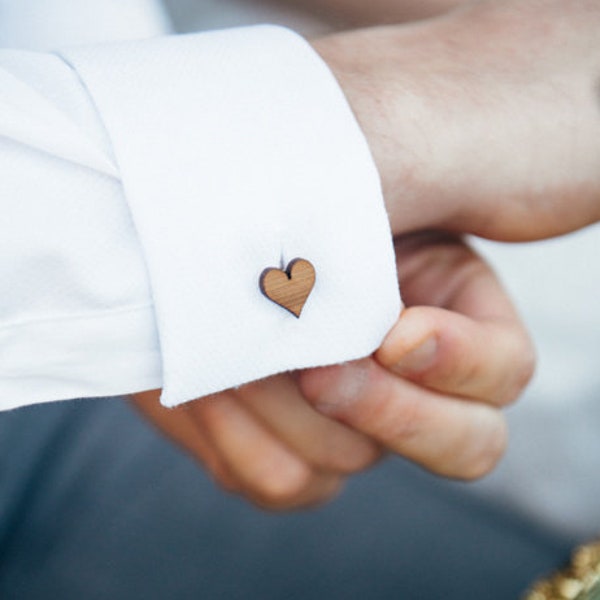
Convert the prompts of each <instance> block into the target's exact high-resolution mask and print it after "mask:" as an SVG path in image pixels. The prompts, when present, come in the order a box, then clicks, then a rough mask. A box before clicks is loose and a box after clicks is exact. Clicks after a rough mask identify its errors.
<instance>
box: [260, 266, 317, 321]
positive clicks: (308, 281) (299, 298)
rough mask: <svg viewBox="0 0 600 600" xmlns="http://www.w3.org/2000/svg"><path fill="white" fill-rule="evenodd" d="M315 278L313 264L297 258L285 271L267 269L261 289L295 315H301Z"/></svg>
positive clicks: (261, 279)
mask: <svg viewBox="0 0 600 600" xmlns="http://www.w3.org/2000/svg"><path fill="white" fill-rule="evenodd" d="M315 279H316V275H315V268H314V267H313V266H312V264H311V263H310V262H308V261H307V260H305V259H304V258H295V259H294V260H292V261H290V264H289V265H288V266H287V269H286V270H285V271H283V270H281V269H275V268H268V269H265V270H264V271H263V272H262V274H261V276H260V289H261V291H262V293H263V294H264V295H265V296H266V297H267V298H268V299H269V300H272V301H273V302H275V304H279V306H282V307H283V308H285V309H286V310H289V311H290V312H291V313H292V314H293V315H294V316H295V317H300V313H301V312H302V309H303V308H304V304H305V303H306V300H307V299H308V296H309V295H310V293H311V291H312V289H313V287H314V285H315Z"/></svg>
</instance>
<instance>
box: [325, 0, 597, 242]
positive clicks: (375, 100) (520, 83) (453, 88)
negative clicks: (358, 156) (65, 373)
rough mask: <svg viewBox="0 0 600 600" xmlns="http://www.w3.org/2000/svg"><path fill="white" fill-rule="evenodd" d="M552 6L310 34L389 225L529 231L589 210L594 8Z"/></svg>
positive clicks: (572, 221) (512, 236) (568, 222)
mask: <svg viewBox="0 0 600 600" xmlns="http://www.w3.org/2000/svg"><path fill="white" fill-rule="evenodd" d="M533 4H536V6H533ZM537 4H543V5H544V7H545V9H546V10H545V11H539V10H534V9H539V7H538V6H537ZM588 4H589V3H588ZM560 6H561V7H562V8H560V7H559V6H558V4H557V3H556V2H553V1H552V0H547V2H545V3H527V4H525V3H520V2H505V3H499V4H496V3H482V4H476V5H473V6H471V7H467V8H466V9H464V10H461V11H456V12H454V13H452V15H450V16H447V17H444V18H440V19H434V20H431V21H427V22H423V23H420V24H414V25H410V26H395V27H384V28H377V29H366V30H358V31H355V32H349V33H343V34H337V35H334V36H331V37H327V38H323V39H321V40H318V41H317V42H315V48H316V50H317V51H318V52H319V53H320V54H321V56H322V57H323V58H324V59H325V61H326V62H327V63H328V65H329V67H330V68H331V70H332V71H333V73H334V75H335V76H336V77H337V79H338V81H339V83H340V85H341V87H342V89H343V90H344V92H345V93H346V96H347V98H348V101H349V103H350V105H351V107H352V109H353V111H354V113H355V115H356V118H357V120H358V122H359V124H360V125H361V127H362V129H363V132H364V134H365V136H366V138H367V141H368V143H369V145H370V148H371V152H372V155H373V158H374V161H375V163H376V165H377V168H378V170H379V173H380V177H381V182H382V187H383V191H384V196H385V201H386V208H387V211H388V215H389V217H390V222H391V225H392V230H393V232H394V233H395V234H401V233H404V232H406V231H410V230H413V229H423V228H445V229H450V230H454V231H459V232H469V233H475V234H478V235H482V236H485V237H490V238H495V239H503V240H528V239H537V238H541V237H551V236H554V235H559V234H562V233H566V232H567V231H571V230H573V229H577V228H580V227H583V226H585V225H587V224H590V223H592V222H594V221H596V220H598V219H599V218H600V110H599V109H600V105H599V100H600V95H599V94H600V92H599V91H598V81H597V73H598V71H599V69H600V38H598V36H597V33H596V32H597V27H595V26H593V25H595V22H596V21H600V9H598V8H593V9H591V8H590V7H589V6H587V7H586V6H585V3H584V2H577V3H573V5H572V6H571V8H570V9H569V11H567V13H568V18H566V17H565V19H561V18H558V13H559V12H560V11H561V10H564V6H563V4H561V5H560ZM559 9H560V10H559ZM586 11H587V13H588V14H587V17H588V18H587V20H586V19H584V18H582V17H583V13H584V12H586ZM546 13H548V14H546ZM561 14H562V13H561ZM590 22H591V25H590ZM500 213H501V217H502V218H498V216H499V214H500Z"/></svg>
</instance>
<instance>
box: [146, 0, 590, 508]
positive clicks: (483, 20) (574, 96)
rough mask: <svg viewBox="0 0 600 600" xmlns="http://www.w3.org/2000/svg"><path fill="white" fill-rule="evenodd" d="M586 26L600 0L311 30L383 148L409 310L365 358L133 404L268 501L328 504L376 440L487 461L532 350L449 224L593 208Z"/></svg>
mask: <svg viewBox="0 0 600 600" xmlns="http://www.w3.org/2000/svg"><path fill="white" fill-rule="evenodd" d="M399 4H400V3H399ZM426 4H427V3H424V5H426ZM598 31H600V2H598V1H592V0H573V1H572V2H568V3H565V2H564V1H562V0H527V1H524V0H519V1H516V0H512V1H500V0H498V1H496V2H489V1H488V2H481V3H474V4H472V5H468V6H466V7H465V8H464V9H459V10H456V11H453V12H451V13H450V14H448V15H447V16H443V17H439V18H436V19H431V20H426V21H422V22H421V23H418V24H409V25H403V26H391V27H382V28H375V29H365V30H357V31H354V32H349V33H340V34H336V35H333V36H329V37H326V38H322V39H320V40H316V41H314V46H315V49H316V50H317V51H318V52H319V53H320V54H321V56H322V57H323V58H324V59H325V61H326V62H327V63H328V64H329V66H330V67H331V69H332V71H333V73H334V74H335V76H336V77H337V78H338V80H339V82H340V85H341V86H342V88H343V90H344V91H345V93H346V95H347V98H348V100H349V102H350V105H351V107H352V108H353V110H354V112H355V114H356V116H357V118H358V120H359V122H360V124H361V126H362V128H363V130H364V132H365V134H366V136H367V139H368V141H369V144H370V146H371V150H372V152H373V156H374V159H375V162H376V164H377V165H378V168H379V171H380V174H381V178H382V182H383V186H384V192H385V201H386V206H387V209H388V213H389V215H390V222H391V224H392V228H393V230H394V233H395V234H396V249H397V258H398V261H397V262H398V265H399V271H398V278H399V282H400V285H401V287H402V292H403V298H404V300H405V302H406V305H407V306H408V307H409V308H408V309H407V310H405V311H404V312H403V314H402V317H401V318H400V320H399V322H398V323H397V325H396V326H395V327H394V328H393V330H392V331H391V332H390V334H389V335H388V337H387V338H386V340H385V341H384V342H383V344H382V346H381V348H380V349H379V350H378V351H377V352H376V353H375V355H374V356H373V357H370V358H366V359H363V360H361V361H357V362H355V363H350V364H347V365H340V366H334V367H326V368H321V369H313V370H309V371H304V372H302V373H295V374H285V375H279V376H277V377H273V378H270V379H267V380H263V381H261V382H257V383H254V384H250V385H249V386H244V387H242V388H241V389H239V390H236V391H235V392H232V391H229V392H225V393H223V394H218V395H216V396H214V397H211V398H209V399H203V400H200V401H196V402H192V403H189V404H187V405H186V406H183V407H181V408H179V409H176V410H167V409H163V408H161V407H160V406H159V405H158V402H157V398H158V392H148V393H145V394H140V395H137V396H136V398H135V400H134V401H135V402H136V403H137V404H138V406H139V407H140V408H141V409H142V411H144V412H145V413H146V414H147V415H148V416H149V417H150V419H151V420H152V421H153V422H154V423H155V424H156V425H157V427H158V428H159V429H161V430H163V431H164V432H166V433H167V434H168V435H170V436H171V437H173V438H174V439H175V440H177V441H178V442H179V443H180V444H182V445H183V447H184V448H186V449H187V450H188V451H189V452H191V453H192V454H193V455H194V456H195V457H196V458H197V459H199V460H200V462H202V463H203V464H204V465H205V466H206V468H207V469H208V470H209V471H210V472H211V473H212V474H213V475H214V477H215V478H216V480H217V481H218V482H219V483H220V484H221V485H223V486H224V487H225V488H226V489H229V490H231V491H235V492H237V493H240V494H242V495H244V496H246V497H247V498H249V499H250V500H251V501H253V502H255V503H256V504H258V505H260V506H263V507H266V508H269V509H291V508H298V507H303V506H308V505H312V504H314V503H318V502H322V501H324V500H326V499H328V498H330V497H331V496H332V495H334V494H335V493H336V492H337V491H338V489H339V488H340V486H341V484H342V483H343V481H344V479H345V478H346V477H347V476H348V475H350V474H351V473H354V472H356V471H359V470H361V469H363V468H366V467H367V466H369V465H370V464H372V463H373V462H374V461H375V460H377V458H378V457H379V456H380V455H381V454H382V453H383V452H395V453H398V454H400V455H402V456H405V457H407V458H409V459H411V460H413V461H415V462H416V463H418V464H421V465H422V466H424V467H425V468H427V469H429V470H431V471H432V472H434V473H438V474H441V475H445V476H451V477H458V478H464V479H470V478H473V477H479V476H481V475H483V474H485V473H486V472H488V471H489V470H490V469H491V468H493V466H494V465H495V464H496V462H497V461H498V459H499V458H500V456H501V455H502V452H503V449H504V447H505V444H506V425H505V421H504V417H503V415H502V410H501V409H502V407H503V406H505V405H506V404H507V403H509V402H512V401H513V400H514V399H515V398H516V397H517V396H518V395H519V393H520V391H521V390H522V388H523V387H524V385H525V384H526V382H527V381H528V379H529V378H530V376H531V373H532V371H533V365H534V354H533V350H532V347H531V344H530V342H529V339H528V337H527V335H526V333H525V331H524V328H523V326H522V324H521V322H520V321H519V319H518V316H517V315H516V313H515V311H514V309H513V308H512V305H511V303H510V301H509V300H508V298H507V297H506V295H505V294H504V292H503V290H502V288H501V286H500V285H499V283H498V281H497V280H496V278H495V276H494V275H493V273H492V272H491V270H490V269H489V268H488V267H487V266H486V265H485V263H484V262H483V261H482V260H481V259H480V258H479V257H478V256H477V255H476V254H474V253H473V252H472V250H470V249H469V248H468V246H466V245H465V243H464V242H463V241H462V239H461V237H460V234H462V233H475V234H478V235H482V236H485V237H489V238H494V239H501V240H507V241H512V240H528V239H538V238H542V237H551V236H554V235H559V234H562V233H566V232H568V231H571V230H574V229H577V228H579V227H583V226H585V225H587V224H590V223H592V222H595V221H597V220H599V219H600V92H599V82H600V36H598V35H597V32H598Z"/></svg>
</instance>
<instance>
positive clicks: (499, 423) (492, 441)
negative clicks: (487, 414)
mask: <svg viewBox="0 0 600 600" xmlns="http://www.w3.org/2000/svg"><path fill="white" fill-rule="evenodd" d="M507 441H508V430H507V426H506V421H505V420H504V418H503V417H500V418H498V419H496V424H495V425H494V426H493V427H492V430H491V432H490V433H489V434H488V436H487V437H486V440H485V443H484V444H482V446H481V448H479V450H478V451H477V452H476V454H475V455H474V456H473V457H472V459H471V460H470V461H469V462H468V464H467V466H466V467H465V468H464V469H463V471H462V473H461V474H460V478H461V479H464V480H467V481H474V480H476V479H481V478H482V477H484V476H485V475H488V474H489V473H491V472H492V471H493V470H494V468H495V467H496V465H497V464H498V462H499V461H500V459H501V458H502V456H503V455H504V453H505V451H506V446H507Z"/></svg>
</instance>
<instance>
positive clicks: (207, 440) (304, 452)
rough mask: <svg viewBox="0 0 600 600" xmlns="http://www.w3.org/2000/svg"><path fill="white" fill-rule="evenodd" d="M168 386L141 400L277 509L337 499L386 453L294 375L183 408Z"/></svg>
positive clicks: (208, 463)
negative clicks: (316, 400) (170, 398)
mask: <svg viewBox="0 0 600 600" xmlns="http://www.w3.org/2000/svg"><path fill="white" fill-rule="evenodd" d="M159 395H160V392H159V391H158V390H156V391H150V392H144V393H140V394H135V395H134V396H133V397H132V400H133V403H134V404H135V405H136V406H137V407H138V408H139V409H140V410H141V412H142V413H143V414H144V415H145V416H146V417H147V418H148V419H149V420H150V421H151V422H152V423H153V424H154V425H155V426H156V427H157V428H158V429H159V430H160V431H161V432H162V433H164V434H166V435H167V436H168V437H170V438H171V439H173V440H174V441H175V442H177V443H178V444H179V445H180V446H182V447H183V448H184V449H185V450H186V451H187V452H189V453H190V454H191V455H192V456H193V457H194V458H195V459H196V460H198V461H199V462H200V463H201V464H202V465H204V467H205V468H206V469H207V470H208V471H209V473H211V474H212V476H213V477H214V478H215V479H216V481H217V482H218V483H219V484H220V485H221V486H222V487H223V488H224V489H226V490H228V491H230V492H236V493H239V494H241V495H243V496H245V497H246V498H247V499H249V500H250V501H252V502H253V503H255V504H257V505H258V506H261V507H263V508H268V509H271V510H284V509H286V510H290V509H293V508H300V507H306V506H311V505H313V504H317V503H320V502H323V501H325V500H328V499H330V498H331V497H332V496H334V495H335V494H336V493H337V491H338V490H339V489H340V487H341V485H342V483H343V481H344V479H345V478H346V477H347V476H348V475H349V474H350V473H354V472H357V471H360V470H362V469H364V468H366V467H367V466H369V465H371V464H372V463H373V462H374V461H376V460H377V459H378V458H379V456H380V455H381V450H380V449H379V446H378V445H377V444H376V443H375V442H374V441H372V440H370V439H369V438H367V437H366V436H365V435H363V434H361V433H357V432H354V431H352V430H350V429H349V428H347V427H346V426H345V425H342V424H339V423H337V422H335V421H333V420H331V419H329V418H326V417H324V416H322V415H320V414H318V413H317V412H316V411H315V410H314V409H313V408H312V407H311V406H310V405H309V404H308V403H307V402H306V400H305V399H304V397H303V396H302V394H301V393H300V391H299V389H298V386H297V383H296V381H295V378H294V377H293V376H292V375H290V374H285V375H277V376H275V377H270V378H268V379H265V380H262V381H257V382H255V383H251V384H248V385H245V386H242V387H240V388H238V389H236V390H230V391H226V392H222V393H220V394H215V395H213V396H209V397H206V398H202V399H200V400H196V401H194V402H189V403H187V404H184V405H181V406H179V407H177V408H164V407H162V406H161V404H160V402H159Z"/></svg>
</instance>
